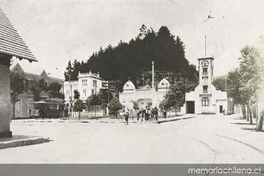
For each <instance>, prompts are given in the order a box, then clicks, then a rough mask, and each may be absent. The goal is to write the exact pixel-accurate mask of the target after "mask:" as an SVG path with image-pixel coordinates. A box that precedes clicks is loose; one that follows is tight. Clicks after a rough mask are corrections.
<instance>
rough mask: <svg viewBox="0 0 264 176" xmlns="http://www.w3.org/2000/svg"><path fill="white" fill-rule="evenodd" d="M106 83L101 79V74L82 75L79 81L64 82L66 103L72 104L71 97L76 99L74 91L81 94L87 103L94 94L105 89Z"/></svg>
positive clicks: (81, 97) (80, 74) (79, 76)
mask: <svg viewBox="0 0 264 176" xmlns="http://www.w3.org/2000/svg"><path fill="white" fill-rule="evenodd" d="M103 83H105V81H104V80H103V79H102V78H100V75H99V74H95V73H92V72H91V71H90V72H89V73H80V72H79V74H78V80H77V81H64V94H65V103H66V104H67V103H70V99H71V97H72V98H74V90H77V91H78V92H79V93H80V99H81V100H83V101H86V100H87V98H88V97H89V96H91V95H92V94H96V93H99V91H100V89H102V88H103Z"/></svg>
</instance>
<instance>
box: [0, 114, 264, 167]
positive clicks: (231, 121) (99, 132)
mask: <svg viewBox="0 0 264 176" xmlns="http://www.w3.org/2000/svg"><path fill="white" fill-rule="evenodd" d="M11 127H12V131H13V133H14V135H35V136H44V137H50V139H51V140H52V141H51V142H49V143H44V144H38V145H31V146H24V147H17V148H8V149H3V150H0V156H1V157H0V163H263V162H264V142H263V141H264V133H263V132H255V131H254V130H252V129H253V128H254V127H255V126H252V125H248V124H247V123H246V121H244V120H239V119H237V118H236V116H213V115H210V116H197V117H195V118H191V119H186V120H179V121H174V122H168V123H162V124H156V123H143V124H141V123H132V124H129V125H128V126H126V125H124V124H122V123H120V122H118V121H116V122H112V123H98V122H91V123H59V122H48V121H41V122H39V121H38V122H34V120H33V121H32V120H31V121H24V120H20V121H13V122H12V124H11Z"/></svg>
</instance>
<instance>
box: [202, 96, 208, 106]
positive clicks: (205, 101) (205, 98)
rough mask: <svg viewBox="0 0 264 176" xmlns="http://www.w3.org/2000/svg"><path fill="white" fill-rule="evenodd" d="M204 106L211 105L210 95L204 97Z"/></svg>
mask: <svg viewBox="0 0 264 176" xmlns="http://www.w3.org/2000/svg"><path fill="white" fill-rule="evenodd" d="M202 106H209V98H208V97H203V98H202Z"/></svg>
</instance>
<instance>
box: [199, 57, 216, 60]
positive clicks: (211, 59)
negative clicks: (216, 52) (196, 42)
mask: <svg viewBox="0 0 264 176" xmlns="http://www.w3.org/2000/svg"><path fill="white" fill-rule="evenodd" d="M202 59H211V60H214V58H213V57H202V58H198V60H202Z"/></svg>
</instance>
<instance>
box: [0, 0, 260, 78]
mask: <svg viewBox="0 0 264 176" xmlns="http://www.w3.org/2000/svg"><path fill="white" fill-rule="evenodd" d="M0 7H1V8H2V9H3V11H4V12H5V13H6V15H7V16H8V17H9V19H10V21H11V22H12V23H13V25H14V26H15V28H16V29H17V31H18V32H19V34H20V35H21V37H22V38H23V39H24V41H25V43H26V44H27V45H28V47H29V49H30V50H31V51H32V53H33V54H34V56H35V57H36V58H37V60H38V62H35V63H29V62H28V61H26V60H22V61H20V60H18V59H14V60H13V63H12V65H14V64H16V63H19V64H20V65H21V66H22V68H23V69H24V70H25V71H26V72H30V73H36V74H40V73H41V72H42V70H46V72H47V73H49V74H50V75H51V76H54V77H59V78H63V77H64V76H63V72H64V71H65V68H66V65H67V63H68V60H70V59H71V60H74V59H77V60H79V61H82V60H84V61H86V60H87V59H89V57H90V56H91V55H92V53H93V52H95V51H98V50H99V48H100V47H103V48H105V47H107V46H108V45H109V44H111V45H112V46H116V45H117V44H118V42H119V41H120V40H122V41H124V42H128V41H129V40H130V39H132V38H135V37H136V36H137V35H138V34H139V28H140V27H141V25H142V24H145V25H146V26H147V27H152V28H153V29H154V31H158V29H159V28H160V27H161V26H167V27H168V28H169V29H170V31H171V33H172V34H173V35H175V36H179V37H180V38H181V39H182V41H183V42H184V45H185V48H186V50H185V51H186V58H187V59H188V61H189V62H190V63H192V64H195V65H196V64H197V58H199V57H204V56H205V35H206V46H207V47H206V48H207V50H206V53H207V56H213V57H214V58H215V66H214V69H215V70H214V71H215V75H223V74H226V73H227V72H228V71H230V70H232V69H234V68H235V67H237V66H238V63H239V60H238V58H239V56H240V50H241V49H242V48H243V47H244V46H245V45H252V44H254V43H255V42H256V41H257V40H258V38H259V37H260V36H261V35H262V34H263V33H264V16H263V11H264V1H263V0H55V1H54V0H41V1H36V0H0ZM210 12H211V16H212V17H213V18H210V19H209V20H207V21H205V20H206V19H207V17H208V15H209V14H210ZM150 64H151V63H150Z"/></svg>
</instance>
